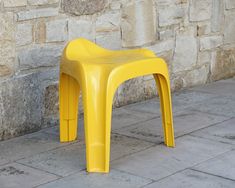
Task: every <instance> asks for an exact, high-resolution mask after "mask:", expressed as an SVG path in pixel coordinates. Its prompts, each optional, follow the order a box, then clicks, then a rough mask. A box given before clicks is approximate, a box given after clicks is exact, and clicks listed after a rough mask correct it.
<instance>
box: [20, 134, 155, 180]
mask: <svg viewBox="0 0 235 188" xmlns="http://www.w3.org/2000/svg"><path fill="white" fill-rule="evenodd" d="M151 146H153V144H152V143H149V142H144V141H141V140H137V139H133V138H128V137H125V136H121V135H112V142H111V160H115V159H119V158H121V157H123V156H126V155H129V154H132V153H135V152H138V151H141V150H144V149H147V148H149V147H151ZM17 162H19V163H21V164H25V165H27V166H31V167H34V168H38V169H42V170H45V171H47V172H51V173H54V174H57V175H60V176H68V175H70V174H73V173H75V172H78V171H81V170H83V169H85V168H86V159H85V145H84V144H80V143H75V144H72V145H68V146H66V147H63V148H58V149H56V150H53V151H48V152H44V153H40V154H38V155H35V156H32V157H30V158H26V159H23V160H19V161H17Z"/></svg>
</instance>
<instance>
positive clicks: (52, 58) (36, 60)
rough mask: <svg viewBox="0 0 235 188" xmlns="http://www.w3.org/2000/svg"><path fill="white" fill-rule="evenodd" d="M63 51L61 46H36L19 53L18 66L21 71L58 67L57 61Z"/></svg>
mask: <svg viewBox="0 0 235 188" xmlns="http://www.w3.org/2000/svg"><path fill="white" fill-rule="evenodd" d="M62 51H63V46H58V45H50V46H40V45H36V46H34V47H32V48H29V49H23V50H21V51H20V52H19V55H18V58H19V65H20V68H21V69H29V68H37V67H45V66H55V65H59V59H60V56H61V54H62Z"/></svg>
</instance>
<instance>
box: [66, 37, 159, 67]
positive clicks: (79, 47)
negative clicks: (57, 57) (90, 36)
mask: <svg viewBox="0 0 235 188" xmlns="http://www.w3.org/2000/svg"><path fill="white" fill-rule="evenodd" d="M64 57H66V58H67V59H69V60H75V61H76V60H83V61H86V62H90V63H124V62H129V61H138V60H141V59H146V58H153V57H156V56H155V54H154V53H153V52H152V51H150V50H147V49H131V50H130V49H129V50H108V49H105V48H102V47H100V46H98V45H96V44H95V43H93V42H91V41H89V40H86V39H84V38H79V39H75V40H72V41H70V42H69V43H68V44H67V46H66V48H65V50H64Z"/></svg>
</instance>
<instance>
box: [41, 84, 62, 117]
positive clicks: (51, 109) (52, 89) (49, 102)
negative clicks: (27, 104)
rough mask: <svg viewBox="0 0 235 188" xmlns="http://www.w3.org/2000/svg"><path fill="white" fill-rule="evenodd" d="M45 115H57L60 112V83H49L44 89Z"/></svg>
mask: <svg viewBox="0 0 235 188" xmlns="http://www.w3.org/2000/svg"><path fill="white" fill-rule="evenodd" d="M43 104H44V112H43V115H44V117H48V116H52V117H53V116H57V117H58V113H59V93H58V84H53V85H49V86H47V87H46V88H45V91H44V102H43Z"/></svg>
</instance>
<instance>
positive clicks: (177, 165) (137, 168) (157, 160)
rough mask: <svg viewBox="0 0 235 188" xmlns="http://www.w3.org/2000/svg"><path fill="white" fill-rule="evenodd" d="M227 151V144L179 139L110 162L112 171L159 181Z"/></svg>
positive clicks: (185, 138) (228, 146)
mask: <svg viewBox="0 0 235 188" xmlns="http://www.w3.org/2000/svg"><path fill="white" fill-rule="evenodd" d="M230 149H231V145H228V144H223V143H219V142H215V141H210V140H206V139H201V138H196V137H192V136H183V137H180V138H178V139H176V147H175V148H167V147H165V146H164V145H158V146H156V147H151V148H149V149H147V150H144V151H142V152H139V153H136V154H133V155H130V156H127V157H124V158H122V159H119V160H116V161H113V162H112V168H113V169H119V170H122V171H126V172H129V173H132V174H135V175H138V176H141V177H146V178H151V179H155V180H159V179H161V178H163V177H166V176H169V175H171V174H173V173H176V172H177V171H179V170H183V169H185V168H188V167H191V166H193V165H196V164H198V163H200V162H203V161H205V160H208V159H210V158H212V157H215V156H217V155H219V154H221V153H224V152H226V151H229V150H230Z"/></svg>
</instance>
